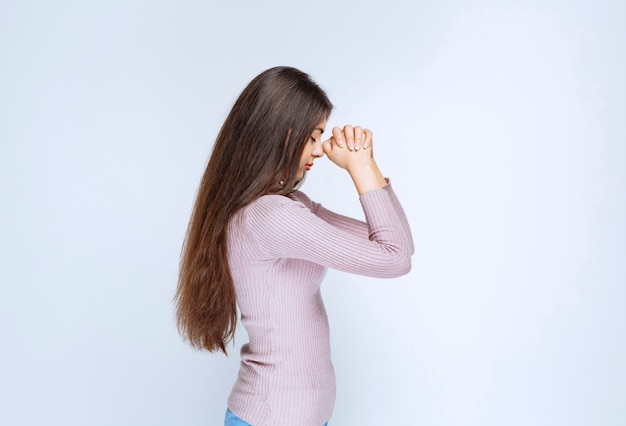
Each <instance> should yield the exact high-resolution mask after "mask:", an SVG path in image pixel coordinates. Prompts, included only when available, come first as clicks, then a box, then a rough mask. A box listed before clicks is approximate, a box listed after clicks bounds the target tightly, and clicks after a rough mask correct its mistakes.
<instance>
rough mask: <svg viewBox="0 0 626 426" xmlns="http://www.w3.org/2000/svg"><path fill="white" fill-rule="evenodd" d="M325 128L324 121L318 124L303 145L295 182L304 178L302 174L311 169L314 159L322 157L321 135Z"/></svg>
mask: <svg viewBox="0 0 626 426" xmlns="http://www.w3.org/2000/svg"><path fill="white" fill-rule="evenodd" d="M325 128H326V120H324V121H322V122H320V123H319V124H318V125H317V126H316V127H315V130H313V133H311V136H310V137H309V140H307V142H306V144H305V145H304V151H302V157H300V164H299V166H298V175H297V177H296V178H297V180H301V179H302V178H303V177H304V173H305V172H306V171H308V170H310V169H311V167H313V162H314V161H315V159H316V158H320V157H322V156H323V155H324V151H323V150H322V133H324V129H325Z"/></svg>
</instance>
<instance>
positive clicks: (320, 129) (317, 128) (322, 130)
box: [313, 127, 324, 133]
mask: <svg viewBox="0 0 626 426" xmlns="http://www.w3.org/2000/svg"><path fill="white" fill-rule="evenodd" d="M315 130H319V131H320V132H322V133H324V129H322V128H321V127H316V128H315ZM315 130H313V131H315Z"/></svg>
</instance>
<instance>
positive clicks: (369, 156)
mask: <svg viewBox="0 0 626 426" xmlns="http://www.w3.org/2000/svg"><path fill="white" fill-rule="evenodd" d="M372 145H373V135H372V132H371V131H370V130H368V129H363V128H362V127H360V126H356V127H352V126H350V125H346V126H344V127H343V129H341V128H339V127H335V128H333V130H332V136H331V137H330V138H329V139H328V140H326V141H324V143H323V144H322V148H323V149H324V154H326V155H327V156H328V158H329V159H330V161H332V162H333V163H335V164H336V165H337V166H339V167H341V168H342V169H345V170H346V171H347V172H348V173H349V174H350V177H351V178H352V180H353V182H354V184H355V186H356V188H357V191H358V192H359V194H363V193H364V192H367V191H370V190H372V189H377V188H382V187H383V186H385V185H386V184H387V181H386V180H385V179H384V177H383V176H382V174H381V173H380V170H378V166H377V165H376V162H375V161H374V155H373V153H372Z"/></svg>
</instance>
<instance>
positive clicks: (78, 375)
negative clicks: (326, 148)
mask: <svg viewBox="0 0 626 426" xmlns="http://www.w3.org/2000/svg"><path fill="white" fill-rule="evenodd" d="M624 22H626V7H625V3H624V2H619V1H614V2H612V1H593V2H592V1H587V2H583V1H523V2H522V1H519V2H491V1H473V2H470V1H467V2H461V1H456V2H455V1H442V2H434V1H433V2H423V1H407V2H404V3H403V2H399V1H384V2H382V1H381V2H373V1H358V2H357V1H318V2H296V1H288V0H273V1H265V2H253V1H226V0H221V1H171V0H170V1H166V0H162V1H147V0H145V1H127V0H124V1H122V0H115V1H106V2H104V1H103V2H79V1H58V2H51V1H18V0H14V1H11V0H9V1H7V0H2V1H0V144H1V145H0V179H1V181H0V199H1V203H2V204H1V209H0V282H1V291H0V333H1V335H0V338H1V342H2V343H1V348H2V349H1V352H0V424H3V425H39V424H51V425H219V424H220V423H221V422H222V418H223V414H224V411H225V408H226V406H225V403H226V397H227V395H228V393H229V391H230V388H231V386H232V383H233V382H234V380H235V377H236V370H237V367H238V346H239V345H240V344H242V343H243V342H245V339H246V336H245V333H244V332H243V331H242V330H240V333H239V334H238V336H237V347H235V348H233V349H232V350H231V355H230V356H229V357H228V358H227V357H224V356H223V355H220V354H215V355H211V354H206V353H202V352H196V351H194V350H192V349H190V348H189V347H188V346H187V345H186V344H185V343H184V342H183V341H182V339H181V338H180V336H179V335H178V334H177V332H176V329H175V326H174V319H173V304H172V296H173V293H174V290H175V285H176V279H177V265H178V256H179V252H180V246H181V243H182V239H183V236H184V232H185V228H186V225H187V220H188V218H189V213H190V210H191V205H192V202H193V198H194V195H195V191H196V188H197V185H198V183H199V179H200V176H201V174H202V172H203V169H204V165H205V163H206V160H207V158H208V155H209V153H210V148H211V144H212V142H213V140H214V138H215V136H216V134H217V131H218V129H219V126H220V125H221V123H222V121H223V120H224V118H225V116H226V114H227V113H228V110H229V109H230V106H231V105H232V102H233V101H234V99H235V98H236V96H237V95H238V94H239V93H240V91H241V89H242V88H243V87H244V86H245V84H247V82H248V81H249V80H250V79H251V78H253V77H254V76H255V75H256V74H258V73H259V72H261V71H263V70H264V69H266V68H269V67H271V66H275V65H292V66H296V67H298V68H301V69H302V70H304V71H306V72H308V73H310V74H311V75H312V76H313V78H314V79H315V80H316V81H317V82H318V83H319V84H320V85H321V86H322V87H323V88H324V89H325V90H326V91H327V92H328V95H329V97H330V98H331V100H332V101H333V103H334V104H335V105H336V109H335V111H334V113H333V115H332V116H331V119H330V121H329V126H334V125H342V124H345V123H352V124H361V125H365V126H368V127H370V128H372V129H373V130H374V134H375V152H376V153H377V158H378V162H379V165H380V166H381V169H382V170H383V172H384V173H385V174H386V175H388V176H390V177H391V179H392V181H393V184H394V187H395V189H396V192H397V193H398V194H399V196H400V198H401V199H402V200H403V203H404V206H405V209H406V211H407V214H408V216H409V220H410V222H411V226H412V229H413V234H414V238H415V242H416V253H415V256H414V258H413V270H412V272H411V273H410V274H409V275H407V276H405V277H402V278H399V279H394V280H375V279H363V278H361V277H358V276H350V275H347V274H343V273H338V272H334V271H331V272H330V273H329V275H328V276H327V279H326V281H325V282H324V284H323V287H322V290H323V294H324V298H325V301H326V304H327V309H328V312H329V317H330V321H331V331H332V346H333V359H334V363H335V367H336V370H337V379H338V383H337V384H338V398H337V405H336V409H335V414H334V417H333V419H332V421H331V424H332V425H335V426H337V425H338V426H352V425H396V424H397V425H409V426H413V425H429V426H437V425H477V426H478V425H480V426H484V425H592V424H593V425H623V424H625V423H626V362H625V359H626V330H625V328H626V327H625V326H624V324H626V314H625V300H626V287H625V284H626V266H625V264H626V262H625V259H626V225H625V219H624V218H625V217H626V172H625V171H624V169H625V160H626V148H625V142H626V137H625V136H624V135H625V132H624V131H625V130H626V115H625V111H626V81H625V80H626V78H625V76H626V30H625V26H624ZM304 190H305V191H306V192H307V193H308V194H309V195H310V196H311V197H312V198H314V199H316V200H317V201H320V202H322V203H323V204H324V205H325V206H327V207H329V208H331V209H334V210H336V211H339V212H341V213H345V214H350V215H355V216H359V215H360V214H361V213H360V210H359V204H358V201H357V197H356V192H355V191H354V189H353V188H352V184H351V183H350V180H349V178H348V176H347V175H346V174H345V173H343V172H341V171H339V170H336V169H333V168H332V167H331V165H330V164H329V162H328V161H319V162H318V163H316V166H315V168H314V169H313V170H312V171H311V173H310V174H309V177H308V179H307V182H306V184H305V186H304Z"/></svg>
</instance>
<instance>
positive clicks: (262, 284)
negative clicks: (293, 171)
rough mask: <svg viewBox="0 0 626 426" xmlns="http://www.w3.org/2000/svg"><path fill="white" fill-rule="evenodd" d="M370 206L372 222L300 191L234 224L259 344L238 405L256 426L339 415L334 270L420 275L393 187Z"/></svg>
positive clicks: (246, 352) (239, 278) (247, 359)
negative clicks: (328, 291) (326, 288)
mask: <svg viewBox="0 0 626 426" xmlns="http://www.w3.org/2000/svg"><path fill="white" fill-rule="evenodd" d="M360 201H361V205H362V207H363V211H364V213H365V219H366V222H362V221H358V220H355V219H351V218H347V217H345V216H341V215H338V214H336V213H333V212H331V211H329V210H326V209H325V208H323V207H322V206H321V205H320V204H317V203H314V202H313V201H311V200H310V199H309V198H308V197H307V196H306V195H305V194H304V193H302V192H300V191H296V192H294V193H292V194H291V195H290V196H289V197H285V196H282V195H265V196H263V197H261V198H259V199H258V200H256V201H254V202H253V203H251V204H250V205H248V206H246V207H245V208H244V209H242V210H241V211H240V212H238V213H237V215H236V216H235V217H234V218H233V220H232V221H231V224H230V227H229V233H228V245H229V252H228V256H229V260H230V261H229V264H230V269H231V273H232V276H233V280H234V283H235V289H236V293H237V303H238V305H239V310H240V312H241V322H242V324H243V325H244V327H245V328H246V330H247V332H248V336H249V343H247V344H245V345H243V347H242V348H241V367H240V370H239V378H238V379H237V382H236V383H235V385H234V386H233V389H232V392H231V394H230V397H229V399H228V407H229V408H230V409H231V410H232V411H233V412H234V413H235V414H236V415H237V416H239V417H241V418H242V419H243V420H245V421H246V422H248V423H250V424H252V425H253V426H322V424H324V423H325V422H326V421H328V420H329V419H330V417H331V414H332V411H333V406H334V403H335V374H334V370H333V365H332V362H331V358H330V339H329V330H328V318H327V316H326V310H325V308H324V302H323V301H322V297H321V294H320V284H321V282H322V279H323V278H324V275H325V274H326V270H327V268H333V269H337V270H340V271H345V272H351V273H355V274H360V275H365V276H369V277H380V278H390V277H397V276H400V275H403V274H406V273H407V272H409V270H410V269H411V255H412V254H413V242H412V238H411V231H410V229H409V225H408V222H407V219H406V216H405V215H404V212H403V210H402V207H401V205H400V203H399V201H398V199H397V198H396V196H395V194H394V192H393V190H392V188H391V186H390V185H387V186H385V187H384V188H382V189H376V190H373V191H369V192H367V193H365V194H363V195H361V196H360Z"/></svg>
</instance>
